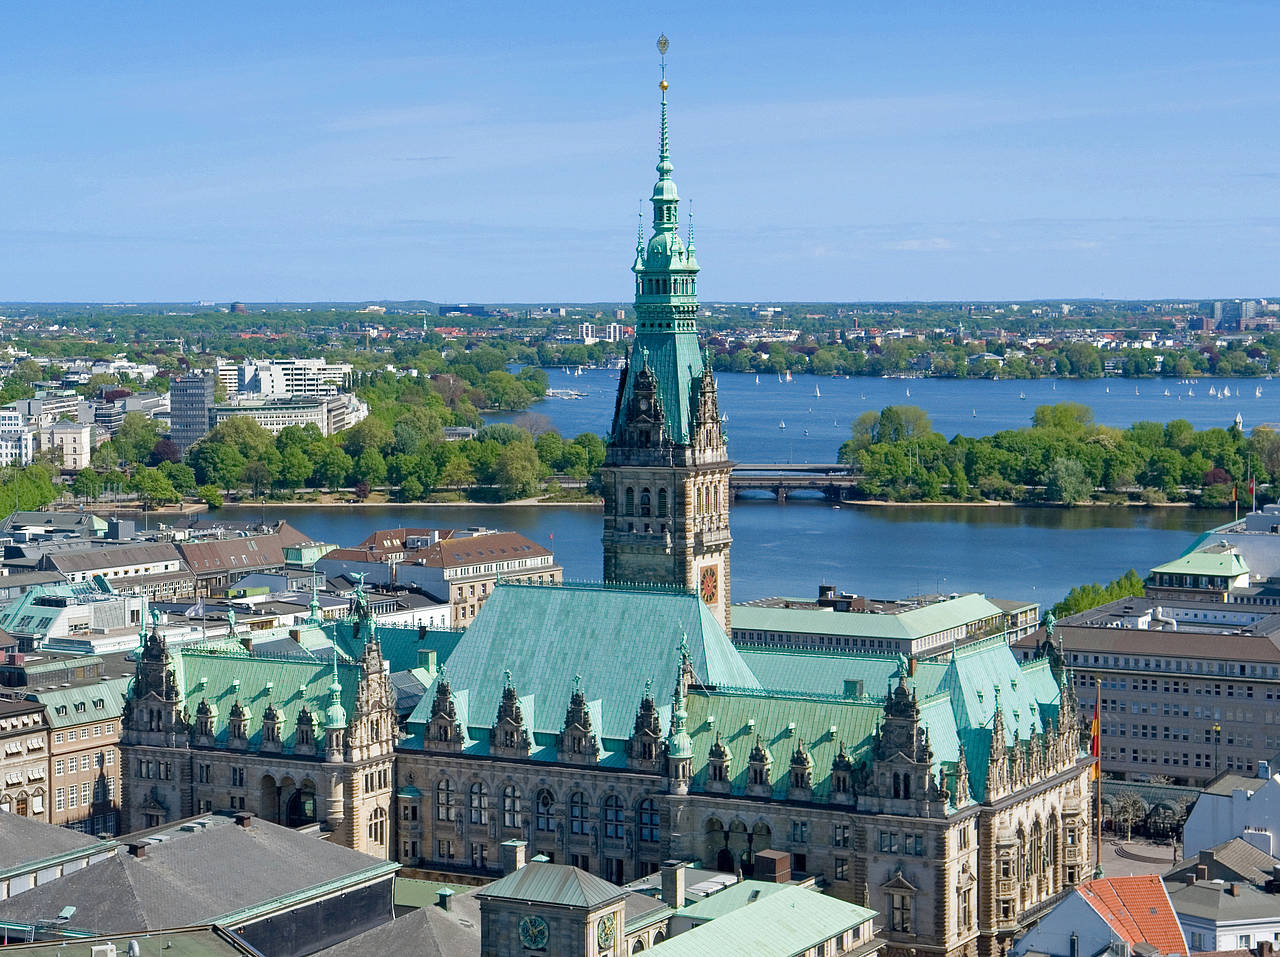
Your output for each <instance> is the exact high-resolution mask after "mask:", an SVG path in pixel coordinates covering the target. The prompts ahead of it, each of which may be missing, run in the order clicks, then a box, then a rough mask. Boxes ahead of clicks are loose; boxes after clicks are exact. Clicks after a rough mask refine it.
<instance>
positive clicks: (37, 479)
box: [0, 463, 58, 516]
mask: <svg viewBox="0 0 1280 957" xmlns="http://www.w3.org/2000/svg"><path fill="white" fill-rule="evenodd" d="M57 474H58V473H57V470H56V469H54V468H52V467H51V466H49V465H45V464H42V463H37V464H35V465H28V466H26V467H25V468H17V467H15V466H6V467H4V468H0V516H4V515H8V514H9V512H10V511H26V510H30V509H37V508H43V507H44V506H46V505H48V504H49V503H50V502H52V501H53V500H54V499H56V498H57V497H58V489H57V487H56V486H55V485H54V483H53V480H54V478H55V477H56V476H57Z"/></svg>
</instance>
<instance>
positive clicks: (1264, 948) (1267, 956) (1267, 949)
mask: <svg viewBox="0 0 1280 957" xmlns="http://www.w3.org/2000/svg"><path fill="white" fill-rule="evenodd" d="M1274 949H1275V947H1274V945H1273V944H1272V943H1271V941H1269V940H1260V941H1258V946H1257V947H1255V948H1254V949H1253V952H1254V953H1255V954H1257V955H1258V957H1271V952H1272V950H1274Z"/></svg>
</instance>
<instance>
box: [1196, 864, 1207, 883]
mask: <svg viewBox="0 0 1280 957" xmlns="http://www.w3.org/2000/svg"><path fill="white" fill-rule="evenodd" d="M1208 879H1209V868H1207V867H1205V866H1204V865H1203V864H1197V865H1196V880H1198V881H1207V880H1208Z"/></svg>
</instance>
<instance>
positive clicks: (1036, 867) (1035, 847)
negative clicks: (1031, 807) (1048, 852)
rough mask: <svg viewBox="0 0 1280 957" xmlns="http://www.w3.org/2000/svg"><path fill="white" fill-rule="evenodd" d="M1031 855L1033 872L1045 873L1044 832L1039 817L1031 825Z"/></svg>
mask: <svg viewBox="0 0 1280 957" xmlns="http://www.w3.org/2000/svg"><path fill="white" fill-rule="evenodd" d="M1029 856H1030V857H1031V873H1033V874H1043V873H1044V865H1045V859H1044V833H1043V831H1042V829H1041V827H1040V819H1039V818H1037V819H1036V820H1035V821H1034V822H1033V823H1032V825H1031V848H1030V851H1029Z"/></svg>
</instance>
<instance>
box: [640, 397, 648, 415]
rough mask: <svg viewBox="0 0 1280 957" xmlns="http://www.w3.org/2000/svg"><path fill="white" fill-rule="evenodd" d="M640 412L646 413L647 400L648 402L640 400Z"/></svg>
mask: <svg viewBox="0 0 1280 957" xmlns="http://www.w3.org/2000/svg"><path fill="white" fill-rule="evenodd" d="M640 411H641V412H648V411H649V400H648V399H641V400H640Z"/></svg>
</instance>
